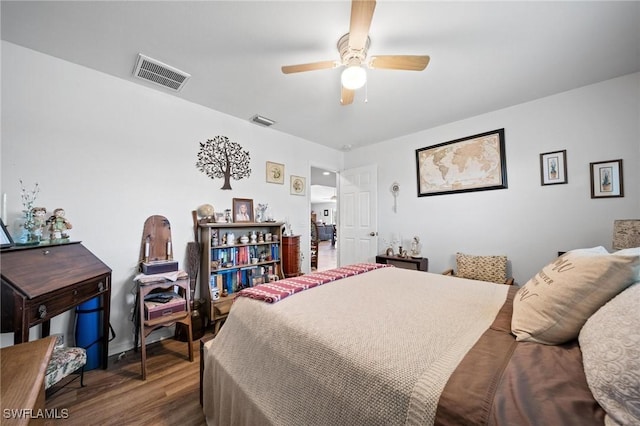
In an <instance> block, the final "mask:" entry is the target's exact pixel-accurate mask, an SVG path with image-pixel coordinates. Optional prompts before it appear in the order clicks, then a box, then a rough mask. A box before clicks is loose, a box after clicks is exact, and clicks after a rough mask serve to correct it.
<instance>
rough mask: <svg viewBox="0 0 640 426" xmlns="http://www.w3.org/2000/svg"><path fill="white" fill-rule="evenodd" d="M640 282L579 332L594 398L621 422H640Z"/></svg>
mask: <svg viewBox="0 0 640 426" xmlns="http://www.w3.org/2000/svg"><path fill="white" fill-rule="evenodd" d="M639 307H640V282H637V283H635V284H633V285H632V286H630V287H629V288H627V289H626V290H624V291H623V292H622V293H620V294H619V295H617V296H616V297H615V298H613V299H611V301H609V302H608V303H607V304H605V305H604V306H603V307H601V308H600V309H599V310H598V311H597V312H596V313H595V314H593V315H592V316H591V317H590V318H589V319H588V320H587V322H586V323H585V325H584V327H582V330H581V331H580V336H579V343H580V349H581V350H582V359H583V364H584V372H585V375H586V377H587V383H588V385H589V389H591V393H593V396H594V398H595V399H596V401H598V403H599V404H600V406H601V407H602V408H604V410H605V411H606V412H607V415H608V416H609V417H610V419H609V420H614V421H615V422H616V423H618V424H621V425H632V424H635V425H637V424H640V404H639V401H640V312H639V311H638V308H639Z"/></svg>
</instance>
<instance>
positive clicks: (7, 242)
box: [0, 219, 13, 248]
mask: <svg viewBox="0 0 640 426" xmlns="http://www.w3.org/2000/svg"><path fill="white" fill-rule="evenodd" d="M9 247H13V238H11V234H9V231H7V227H6V226H4V222H3V221H2V219H0V248H9Z"/></svg>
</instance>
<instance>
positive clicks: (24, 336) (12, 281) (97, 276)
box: [0, 242, 111, 368]
mask: <svg viewBox="0 0 640 426" xmlns="http://www.w3.org/2000/svg"><path fill="white" fill-rule="evenodd" d="M0 261H1V262H2V332H3V333H7V332H13V333H14V343H15V344H18V343H22V342H27V341H28V340H29V329H30V328H31V327H33V326H34V325H37V324H42V337H46V336H48V335H49V331H50V320H51V318H53V317H55V316H56V315H59V314H61V313H63V312H65V311H68V310H69V309H71V308H73V307H75V306H77V305H79V304H81V303H83V302H86V301H88V300H91V299H93V298H95V297H100V298H101V299H102V300H101V302H102V304H101V305H102V306H101V308H102V315H103V317H102V366H103V368H107V358H108V353H109V352H108V346H109V311H110V303H111V269H110V268H109V267H108V266H107V265H105V264H104V263H102V261H101V260H100V259H98V258H97V257H96V256H95V255H94V254H93V253H91V252H90V251H89V250H87V248H86V247H84V246H83V245H82V244H80V243H79V242H76V243H68V244H60V245H46V246H45V245H43V246H35V247H29V248H15V249H9V250H7V251H2V253H1V255H0Z"/></svg>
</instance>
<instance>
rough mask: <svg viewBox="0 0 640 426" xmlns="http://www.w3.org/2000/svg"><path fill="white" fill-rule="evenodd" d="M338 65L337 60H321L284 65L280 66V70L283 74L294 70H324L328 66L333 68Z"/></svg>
mask: <svg viewBox="0 0 640 426" xmlns="http://www.w3.org/2000/svg"><path fill="white" fill-rule="evenodd" d="M338 65H340V64H339V62H338V61H322V62H312V63H309V64H298V65H285V66H283V67H282V72H283V73H284V74H291V73H295V72H305V71H316V70H325V69H328V68H335V67H337V66H338Z"/></svg>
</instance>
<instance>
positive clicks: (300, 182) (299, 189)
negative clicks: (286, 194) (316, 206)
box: [291, 175, 307, 195]
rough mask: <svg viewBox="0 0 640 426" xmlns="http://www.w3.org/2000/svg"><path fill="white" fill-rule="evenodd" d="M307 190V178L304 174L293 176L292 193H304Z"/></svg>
mask: <svg viewBox="0 0 640 426" xmlns="http://www.w3.org/2000/svg"><path fill="white" fill-rule="evenodd" d="M306 190H307V179H306V178H304V177H302V176H293V175H292V176H291V193H292V194H293V195H304V194H305V192H306Z"/></svg>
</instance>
